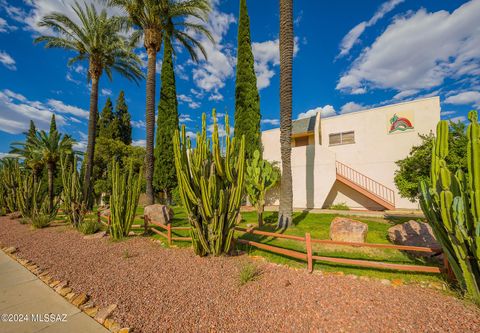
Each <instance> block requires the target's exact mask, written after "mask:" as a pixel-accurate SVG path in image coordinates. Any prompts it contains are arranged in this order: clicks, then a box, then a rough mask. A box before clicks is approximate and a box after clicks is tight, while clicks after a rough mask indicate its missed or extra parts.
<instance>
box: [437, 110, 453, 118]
mask: <svg viewBox="0 0 480 333" xmlns="http://www.w3.org/2000/svg"><path fill="white" fill-rule="evenodd" d="M455 113H457V111H442V112H440V116H442V117H445V116H451V115H452V114H455Z"/></svg>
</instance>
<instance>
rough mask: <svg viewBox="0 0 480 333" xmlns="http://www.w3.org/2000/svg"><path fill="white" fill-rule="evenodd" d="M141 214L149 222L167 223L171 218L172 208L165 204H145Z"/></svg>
mask: <svg viewBox="0 0 480 333" xmlns="http://www.w3.org/2000/svg"><path fill="white" fill-rule="evenodd" d="M143 214H144V216H145V217H147V218H148V219H149V221H150V222H151V223H156V224H168V222H170V221H171V220H172V218H173V209H171V208H170V207H168V206H165V205H160V204H155V205H150V206H146V207H145V209H144V213H143Z"/></svg>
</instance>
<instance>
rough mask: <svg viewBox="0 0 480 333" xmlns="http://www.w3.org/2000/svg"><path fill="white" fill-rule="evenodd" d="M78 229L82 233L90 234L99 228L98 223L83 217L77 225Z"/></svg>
mask: <svg viewBox="0 0 480 333" xmlns="http://www.w3.org/2000/svg"><path fill="white" fill-rule="evenodd" d="M78 230H79V231H80V232H81V233H82V234H84V235H91V234H94V233H96V232H97V231H99V230H100V225H99V224H98V222H97V221H95V220H92V219H85V220H83V222H82V223H80V225H79V226H78Z"/></svg>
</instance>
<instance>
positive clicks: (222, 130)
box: [207, 124, 235, 138]
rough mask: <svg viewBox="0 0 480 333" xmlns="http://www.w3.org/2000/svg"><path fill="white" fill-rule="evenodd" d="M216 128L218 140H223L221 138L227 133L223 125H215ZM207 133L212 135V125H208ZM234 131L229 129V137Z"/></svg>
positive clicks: (231, 128)
mask: <svg viewBox="0 0 480 333" xmlns="http://www.w3.org/2000/svg"><path fill="white" fill-rule="evenodd" d="M217 126H218V136H219V137H220V138H223V137H225V136H227V131H226V130H225V125H224V124H217ZM207 131H208V132H209V133H213V124H210V125H208V127H207ZM234 131H235V128H233V127H230V135H232V134H233V133H234Z"/></svg>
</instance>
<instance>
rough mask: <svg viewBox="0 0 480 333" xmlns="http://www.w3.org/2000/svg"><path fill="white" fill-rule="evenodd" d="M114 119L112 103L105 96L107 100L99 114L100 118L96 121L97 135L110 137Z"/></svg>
mask: <svg viewBox="0 0 480 333" xmlns="http://www.w3.org/2000/svg"><path fill="white" fill-rule="evenodd" d="M113 120H114V115H113V105H112V101H111V100H110V97H107V101H106V102H105V106H104V107H103V109H102V113H101V114H100V119H99V121H98V136H99V137H104V138H109V139H111V138H112V137H113V136H112V132H111V127H112V126H111V125H112V122H113Z"/></svg>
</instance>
